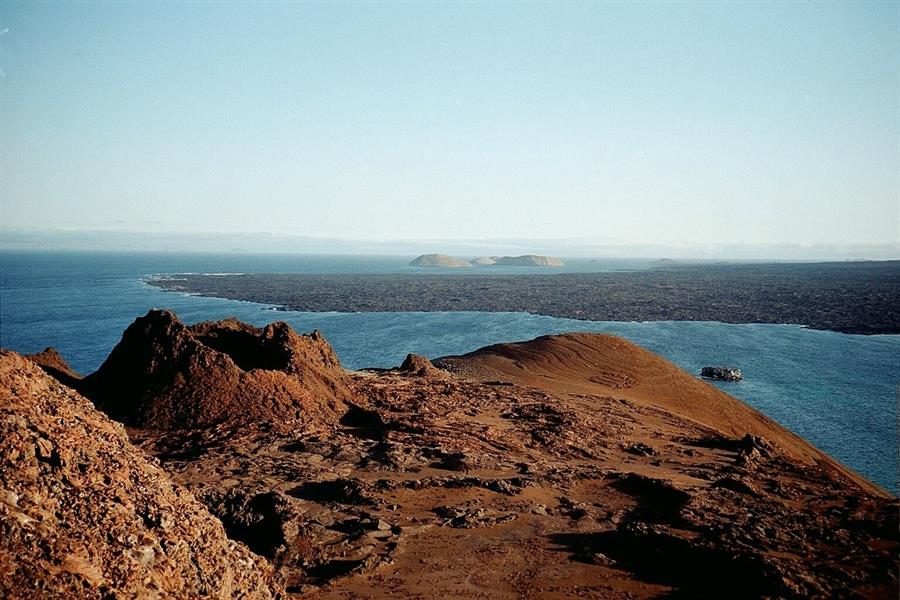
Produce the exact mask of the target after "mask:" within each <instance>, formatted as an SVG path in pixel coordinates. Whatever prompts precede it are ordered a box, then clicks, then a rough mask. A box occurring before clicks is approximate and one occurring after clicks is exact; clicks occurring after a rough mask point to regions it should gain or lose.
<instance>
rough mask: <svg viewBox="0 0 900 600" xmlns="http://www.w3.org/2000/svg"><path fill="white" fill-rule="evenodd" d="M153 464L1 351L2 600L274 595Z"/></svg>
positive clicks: (238, 547)
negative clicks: (16, 599)
mask: <svg viewBox="0 0 900 600" xmlns="http://www.w3.org/2000/svg"><path fill="white" fill-rule="evenodd" d="M151 461H152V459H148V458H147V457H146V456H145V455H144V454H143V453H142V452H141V451H140V450H138V449H137V448H135V447H133V446H132V445H131V444H130V443H129V441H128V438H127V437H126V435H125V431H124V430H123V428H122V426H121V425H119V424H118V423H115V422H113V421H111V420H110V419H108V418H107V417H106V416H104V415H103V414H102V413H100V412H99V411H97V410H96V409H95V408H94V407H93V406H92V405H91V403H90V402H89V401H88V400H86V399H85V398H83V397H82V396H80V395H79V394H78V393H76V392H75V391H73V390H71V389H69V388H67V387H65V386H62V385H60V384H59V383H58V382H56V381H55V380H53V379H52V378H50V377H49V376H47V375H46V374H44V373H43V372H41V371H40V370H39V369H38V368H37V367H36V366H35V365H34V364H33V363H32V362H31V361H29V360H25V359H24V358H22V357H21V356H19V355H17V354H14V353H12V352H7V351H0V597H4V598H14V597H15V598H24V597H33V598H63V599H67V598H72V599H79V600H80V599H82V598H115V597H118V598H138V597H140V598H152V597H163V596H164V597H176V598H187V597H206V598H235V597H243V598H273V597H278V596H279V595H281V593H282V592H281V590H280V588H279V587H278V585H277V584H275V583H273V575H272V569H271V567H270V566H268V565H267V564H266V563H265V562H264V561H262V560H261V559H260V558H259V557H257V556H255V555H254V554H252V553H251V552H250V551H249V550H247V548H246V547H245V546H243V545H242V544H239V543H235V542H233V541H231V540H229V539H228V538H227V537H226V535H225V531H224V529H223V528H222V524H221V523H220V522H219V521H217V520H216V519H215V518H214V517H213V516H212V515H210V514H209V512H208V511H207V510H206V509H205V508H204V507H203V505H201V504H200V503H199V502H198V501H197V500H196V499H195V498H194V497H193V496H192V495H191V494H190V493H189V492H188V491H186V490H185V489H183V488H181V487H179V486H176V485H174V484H173V483H172V482H171V481H170V480H169V478H168V476H167V475H166V474H165V473H164V472H163V470H162V469H160V468H159V467H158V466H156V465H155V464H153V462H151Z"/></svg>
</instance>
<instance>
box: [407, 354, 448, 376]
mask: <svg viewBox="0 0 900 600" xmlns="http://www.w3.org/2000/svg"><path fill="white" fill-rule="evenodd" d="M400 372H401V373H406V374H408V375H416V376H418V377H446V376H447V373H446V371H442V370H441V369H438V368H437V367H435V366H434V365H433V364H431V361H430V360H428V359H427V358H425V357H424V356H420V355H418V354H407V355H406V359H405V360H404V361H403V364H402V365H400Z"/></svg>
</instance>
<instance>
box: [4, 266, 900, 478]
mask: <svg viewBox="0 0 900 600" xmlns="http://www.w3.org/2000/svg"><path fill="white" fill-rule="evenodd" d="M409 259H410V257H397V256H384V257H377V256H376V257H372V256H366V257H359V256H310V255H274V254H242V253H229V254H194V253H159V254H157V253H124V254H123V253H119V254H115V253H111V252H96V253H90V252H68V253H63V252H24V251H22V252H2V253H0V346H2V347H4V348H9V349H12V350H16V351H19V352H37V351H40V350H42V349H43V348H44V347H46V346H53V347H56V348H57V349H58V350H59V351H60V352H61V353H62V354H63V356H64V357H65V358H66V360H68V361H69V363H70V364H71V365H72V366H73V367H74V368H75V369H77V370H78V371H80V372H82V373H89V372H91V371H93V370H94V369H96V368H97V367H98V366H100V364H101V363H102V361H103V360H104V359H105V357H106V356H107V354H108V353H109V351H110V350H111V349H112V347H113V346H114V345H115V344H116V343H117V342H118V340H119V338H120V337H121V334H122V331H123V330H124V329H125V328H126V327H127V326H128V325H129V324H130V323H131V322H132V321H133V320H134V319H135V318H136V317H137V316H140V315H142V314H144V313H146V312H147V310H148V309H150V308H152V307H157V308H170V309H172V310H174V311H175V312H176V313H177V314H178V315H179V316H180V317H181V318H182V319H183V320H184V321H185V322H188V323H194V322H198V321H202V320H209V319H221V318H224V317H228V316H235V317H237V318H239V319H241V320H243V321H246V322H249V323H252V324H254V325H262V324H265V323H268V322H271V321H275V320H283V321H287V322H288V323H290V324H291V325H292V326H293V327H294V328H296V329H297V330H298V331H300V332H308V331H311V330H313V329H319V330H321V331H322V332H323V333H324V335H325V336H326V338H327V339H328V340H329V341H330V342H331V344H332V345H333V346H334V348H335V350H336V351H337V353H338V356H339V357H340V359H341V361H342V363H343V364H344V366H346V367H348V368H350V369H359V368H363V367H390V366H396V365H398V364H399V363H400V362H401V361H402V360H403V358H404V357H405V356H406V354H407V353H409V352H416V353H419V354H423V355H426V356H428V357H431V358H435V357H437V356H443V355H448V354H460V353H465V352H468V351H471V350H474V349H476V348H479V347H481V346H485V345H487V344H492V343H497V342H507V341H515V340H525V339H530V338H533V337H535V336H538V335H544V334H550V333H560V332H565V331H593V332H606V333H614V334H617V335H622V336H624V337H626V338H628V339H630V340H633V341H635V342H637V343H638V344H641V345H642V346H644V347H646V348H648V349H650V350H653V351H654V352H657V353H659V354H661V355H663V356H665V357H666V358H668V359H669V360H671V361H672V362H674V363H675V364H677V365H678V366H680V367H681V368H683V369H685V370H687V371H689V372H692V373H697V372H698V371H699V369H700V368H701V367H702V366H705V365H729V366H736V367H739V368H741V369H742V370H743V372H744V376H745V380H744V381H742V382H740V383H723V384H717V385H719V387H721V388H722V389H723V390H725V391H727V392H728V393H730V394H732V395H734V396H736V397H738V398H740V399H742V400H744V401H746V402H747V403H748V404H750V405H751V406H753V407H755V408H756V409H758V410H760V411H762V412H763V413H765V414H767V415H769V416H770V417H772V418H774V419H776V420H777V421H778V422H780V423H781V424H783V425H785V426H786V427H788V428H790V429H791V430H793V431H794V432H796V433H798V434H799V435H801V436H802V437H804V438H806V439H808V440H810V441H811V442H812V443H813V444H815V445H816V446H818V447H819V448H821V449H823V450H824V451H826V452H828V453H829V454H831V455H832V456H834V457H835V458H837V459H838V460H840V461H842V462H844V463H846V464H847V465H849V466H851V467H852V468H854V469H856V470H857V471H859V472H860V473H862V474H863V475H865V476H867V477H869V478H870V479H872V480H873V481H875V482H877V483H879V484H880V485H882V486H884V487H885V488H887V489H889V490H891V491H892V492H894V493H897V492H898V489H900V486H898V481H897V473H898V436H897V419H898V413H897V410H898V405H897V397H898V396H897V395H898V388H897V383H898V382H897V375H898V373H900V336H895V335H879V336H860V335H847V334H840V333H834V332H830V331H816V330H810V329H805V328H803V327H801V326H798V325H762V324H749V325H730V324H724V323H718V322H673V321H666V322H648V323H622V322H591V321H579V320H573V319H559V318H553V317H545V316H539V315H530V314H524V313H475V312H453V313H447V312H441V313H352V314H348V313H305V312H295V311H279V312H274V311H273V308H274V307H271V306H265V305H261V304H256V303H251V302H240V301H235V300H224V299H219V298H202V297H196V296H188V295H185V294H175V293H169V292H163V291H161V290H159V289H157V288H154V287H151V286H148V285H146V284H145V283H143V278H145V277H146V276H148V275H154V274H160V273H189V272H190V273H234V272H242V273H243V272H248V273H249V272H252V273H415V272H425V270H423V269H415V268H412V267H408V266H407V263H408V261H409ZM651 266H652V261H649V260H601V261H589V260H587V259H582V260H570V261H568V262H567V267H565V268H563V269H540V270H539V272H541V273H547V272H554V271H557V272H572V271H582V272H585V271H602V270H619V269H627V270H630V269H644V268H650V267H651ZM467 271H468V270H467ZM530 271H531V272H534V271H533V270H531V269H528V268H525V269H523V268H515V267H513V268H510V269H509V270H507V271H503V272H513V273H527V272H530ZM427 272H428V273H434V272H435V271H434V270H427ZM492 272H497V271H494V270H492Z"/></svg>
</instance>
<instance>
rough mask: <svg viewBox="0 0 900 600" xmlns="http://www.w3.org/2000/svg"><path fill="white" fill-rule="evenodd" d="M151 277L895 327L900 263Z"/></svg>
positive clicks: (239, 294)
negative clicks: (502, 272) (554, 271)
mask: <svg viewBox="0 0 900 600" xmlns="http://www.w3.org/2000/svg"><path fill="white" fill-rule="evenodd" d="M148 283H150V284H151V285H155V286H158V287H160V288H163V289H166V290H170V291H187V292H191V293H195V294H200V295H204V296H216V297H220V298H231V299H236V300H249V301H255V302H262V303H265V304H274V305H277V306H280V307H283V308H286V309H290V310H300V311H313V312H322V311H340V312H363V311H368V312H372V311H458V310H471V311H488V312H498V311H500V312H505V311H513V312H530V313H534V314H541V315H549V316H553V317H568V318H573V319H587V320H594V321H667V320H674V321H722V322H725V323H792V324H798V325H806V326H808V327H811V328H814V329H829V330H833V331H841V332H845V333H864V334H875V333H894V334H896V333H900V303H898V302H897V298H900V261H882V262H845V263H817V264H745V265H684V266H677V265H676V266H669V267H667V268H660V269H651V270H646V271H635V272H621V273H570V274H569V273H567V274H555V275H482V274H480V273H479V274H466V275H450V274H442V275H270V274H258V275H256V274H247V275H215V276H209V275H172V276H167V277H165V278H155V279H151V280H149V281H148Z"/></svg>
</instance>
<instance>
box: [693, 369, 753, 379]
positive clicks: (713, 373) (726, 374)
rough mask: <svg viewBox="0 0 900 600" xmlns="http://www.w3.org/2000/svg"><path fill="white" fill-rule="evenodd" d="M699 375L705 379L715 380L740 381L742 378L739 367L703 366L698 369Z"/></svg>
mask: <svg viewBox="0 0 900 600" xmlns="http://www.w3.org/2000/svg"><path fill="white" fill-rule="evenodd" d="M700 376H701V377H703V378H705V379H715V380H716V381H740V380H742V379H743V378H744V375H743V373H741V370H740V369H734V368H731V367H703V369H701V370H700Z"/></svg>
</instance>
